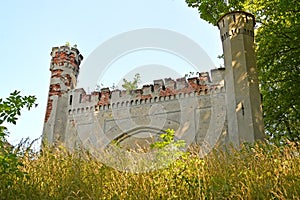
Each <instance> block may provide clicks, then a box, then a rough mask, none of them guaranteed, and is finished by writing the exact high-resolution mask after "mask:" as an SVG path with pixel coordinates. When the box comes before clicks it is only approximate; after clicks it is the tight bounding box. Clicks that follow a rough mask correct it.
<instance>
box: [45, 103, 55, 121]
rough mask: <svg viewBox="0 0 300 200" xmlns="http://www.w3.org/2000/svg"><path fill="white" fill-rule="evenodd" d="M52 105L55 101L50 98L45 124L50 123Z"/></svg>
mask: <svg viewBox="0 0 300 200" xmlns="http://www.w3.org/2000/svg"><path fill="white" fill-rule="evenodd" d="M52 103H53V100H52V99H50V98H48V103H47V108H46V114H45V123H46V122H47V121H48V119H49V117H50V115H51V111H52Z"/></svg>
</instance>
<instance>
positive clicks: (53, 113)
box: [42, 46, 83, 145]
mask: <svg viewBox="0 0 300 200" xmlns="http://www.w3.org/2000/svg"><path fill="white" fill-rule="evenodd" d="M50 55H51V57H52V59H51V63H50V71H51V78H50V88H49V94H48V103H47V109H46V115H45V122H44V130H43V137H42V138H43V143H44V144H51V145H52V144H55V143H60V142H64V140H65V138H64V135H65V131H66V121H67V113H68V111H67V107H68V105H69V104H71V103H72V96H71V95H70V94H69V93H68V92H69V91H70V90H72V89H75V87H76V83H77V76H78V74H79V65H80V63H81V60H82V59H83V57H82V55H81V54H80V52H79V51H78V49H77V48H73V47H72V48H71V47H69V46H61V47H53V48H52V52H51V54H50Z"/></svg>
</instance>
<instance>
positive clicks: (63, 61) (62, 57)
mask: <svg viewBox="0 0 300 200" xmlns="http://www.w3.org/2000/svg"><path fill="white" fill-rule="evenodd" d="M50 56H51V57H52V59H51V63H50V71H51V70H52V69H53V68H54V65H55V67H56V68H60V67H61V68H71V69H73V72H74V74H75V76H76V77H78V74H79V65H80V63H81V61H82V60H83V56H82V55H81V54H80V52H79V50H78V49H77V48H75V47H69V46H60V47H53V48H52V51H51V53H50Z"/></svg>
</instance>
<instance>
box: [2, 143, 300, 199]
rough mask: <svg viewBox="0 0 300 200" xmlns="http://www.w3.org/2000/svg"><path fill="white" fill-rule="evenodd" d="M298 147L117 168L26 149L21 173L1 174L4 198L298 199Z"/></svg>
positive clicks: (60, 151) (192, 155)
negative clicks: (143, 168)
mask: <svg viewBox="0 0 300 200" xmlns="http://www.w3.org/2000/svg"><path fill="white" fill-rule="evenodd" d="M299 148H300V145H299V144H295V143H289V144H287V145H285V146H281V147H277V146H273V145H270V144H265V143H258V144H255V145H253V146H244V147H243V148H241V150H239V151H237V150H228V151H224V150H223V151H217V150H214V151H212V152H211V153H210V154H209V155H207V156H206V157H205V158H203V159H200V158H199V157H198V155H197V152H198V151H197V150H196V148H194V149H193V150H190V151H189V153H186V154H184V155H183V156H181V157H180V158H179V159H177V160H176V162H173V163H171V164H170V165H169V166H168V167H167V168H164V169H159V170H154V171H151V172H147V173H132V172H124V171H118V170H116V169H114V168H112V167H109V166H105V165H104V164H102V163H100V162H99V161H97V160H96V159H94V158H93V156H91V155H89V154H88V153H83V152H82V151H78V152H73V153H70V152H67V151H66V150H64V148H57V149H44V150H43V151H42V152H39V153H38V154H34V153H29V152H27V153H25V154H24V155H22V156H20V157H21V161H20V162H21V163H20V165H19V169H20V172H22V173H21V175H20V174H16V173H9V172H7V173H2V174H1V175H0V181H1V184H0V199H299V198H300V155H299V153H300V151H299Z"/></svg>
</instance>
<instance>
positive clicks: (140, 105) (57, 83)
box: [43, 11, 264, 149]
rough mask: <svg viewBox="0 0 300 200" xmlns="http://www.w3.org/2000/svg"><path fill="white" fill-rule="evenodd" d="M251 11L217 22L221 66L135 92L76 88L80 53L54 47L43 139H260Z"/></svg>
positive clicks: (71, 143)
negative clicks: (169, 134) (164, 135)
mask: <svg viewBox="0 0 300 200" xmlns="http://www.w3.org/2000/svg"><path fill="white" fill-rule="evenodd" d="M254 25H255V19H254V16H253V15H251V14H249V13H246V12H241V11H238V12H232V13H228V14H226V15H225V16H223V17H222V18H221V19H220V20H219V22H218V27H219V29H220V35H221V40H222V44H223V51H224V60H225V68H219V69H213V70H211V77H210V76H209V73H199V76H197V77H193V78H188V79H186V78H179V79H176V80H172V79H170V78H167V79H165V80H164V81H163V80H155V81H154V82H153V84H151V85H144V86H143V87H142V89H137V90H134V91H124V90H123V91H121V90H113V91H110V90H109V89H108V88H102V89H101V91H100V92H96V91H95V92H92V93H91V94H87V93H86V92H85V91H84V89H82V88H76V82H77V77H78V74H79V66H80V62H81V61H82V59H83V57H82V55H81V54H80V52H79V51H78V49H76V48H70V47H68V46H61V47H54V48H53V49H52V52H51V57H52V60H51V64H50V71H51V79H50V89H49V97H48V104H47V109H46V116H45V123H44V130H43V142H44V143H46V144H50V145H56V144H58V143H63V144H65V145H66V146H67V147H68V148H70V149H73V148H75V147H76V146H78V145H84V146H86V147H88V146H93V147H96V148H103V147H105V146H106V145H108V144H109V143H110V142H111V141H113V140H114V141H115V142H118V143H119V144H120V145H121V146H123V147H124V148H132V147H134V146H136V145H138V146H143V145H147V144H148V143H151V142H153V140H155V138H156V137H157V136H158V135H159V134H160V133H161V132H162V130H165V129H167V128H171V129H174V130H175V131H176V133H175V134H176V137H177V138H180V139H184V140H185V141H186V143H188V144H191V143H197V144H199V145H203V144H205V145H211V146H214V145H216V144H228V143H233V144H235V145H240V144H241V143H243V142H254V141H255V140H257V139H262V138H263V137H264V131H263V121H262V110H261V100H260V93H259V88H258V79H257V69H256V61H255V53H254V47H253V46H254Z"/></svg>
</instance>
